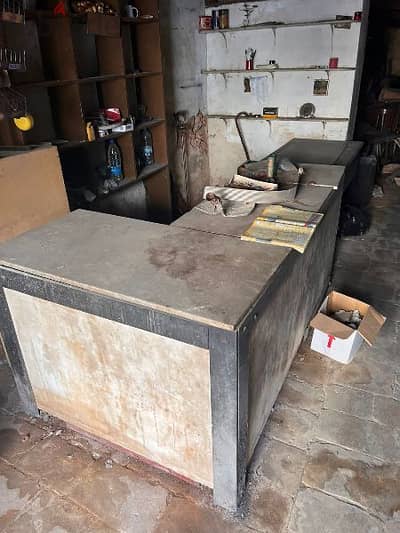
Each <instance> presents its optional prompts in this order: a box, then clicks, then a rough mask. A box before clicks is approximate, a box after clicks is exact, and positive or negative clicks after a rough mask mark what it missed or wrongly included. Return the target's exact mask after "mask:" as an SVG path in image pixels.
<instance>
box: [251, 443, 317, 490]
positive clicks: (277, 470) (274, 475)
mask: <svg viewBox="0 0 400 533" xmlns="http://www.w3.org/2000/svg"><path fill="white" fill-rule="evenodd" d="M306 460H307V455H306V453H305V452H304V451H302V450H299V449H298V448H295V447H294V446H289V445H288V444H284V443H283V442H279V441H276V440H274V439H269V440H268V439H264V438H263V439H262V441H261V442H260V444H259V445H258V447H257V449H256V452H255V454H254V458H253V461H252V466H251V474H250V479H251V480H252V482H253V481H254V482H255V483H257V482H258V481H259V482H261V481H263V482H266V483H267V484H269V485H271V486H272V487H274V488H276V489H278V490H280V491H282V492H283V493H286V494H289V495H290V496H294V495H295V494H296V493H297V491H298V489H299V487H300V482H301V476H302V473H303V469H304V465H305V463H306Z"/></svg>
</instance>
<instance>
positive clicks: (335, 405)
mask: <svg viewBox="0 0 400 533" xmlns="http://www.w3.org/2000/svg"><path fill="white" fill-rule="evenodd" d="M373 400H374V396H373V395H372V394H370V393H369V392H365V391H361V390H354V389H349V388H348V387H341V386H339V385H329V386H327V387H326V389H325V407H326V409H329V410H331V411H340V412H343V413H346V414H348V415H352V416H357V417H359V418H367V419H371V417H372V408H373Z"/></svg>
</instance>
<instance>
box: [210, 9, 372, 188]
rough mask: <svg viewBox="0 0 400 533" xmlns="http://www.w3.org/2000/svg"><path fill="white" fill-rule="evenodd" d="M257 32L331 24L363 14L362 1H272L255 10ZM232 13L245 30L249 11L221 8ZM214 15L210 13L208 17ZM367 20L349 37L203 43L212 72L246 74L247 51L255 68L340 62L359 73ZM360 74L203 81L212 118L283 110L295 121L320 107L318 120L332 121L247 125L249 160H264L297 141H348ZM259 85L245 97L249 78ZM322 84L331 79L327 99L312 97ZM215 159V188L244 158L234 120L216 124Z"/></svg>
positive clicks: (283, 33) (286, 34)
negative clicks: (308, 105)
mask: <svg viewBox="0 0 400 533" xmlns="http://www.w3.org/2000/svg"><path fill="white" fill-rule="evenodd" d="M257 5H258V8H257V9H256V10H255V11H254V12H253V14H252V15H251V24H257V23H260V22H271V21H279V22H305V21H319V20H326V19H329V20H332V19H335V17H336V15H337V14H338V15H351V16H353V14H354V12H355V11H361V10H362V5H363V0H336V1H335V2H332V1H331V0H267V1H259V2H257ZM222 7H225V8H227V9H229V13H230V26H231V27H234V26H241V25H242V24H243V20H244V14H243V11H242V9H243V4H234V5H232V4H231V5H226V6H222ZM207 12H208V13H210V12H211V10H208V11H207ZM366 24H367V15H366V13H365V12H364V19H363V23H362V24H353V25H352V26H351V28H350V29H339V28H335V27H333V26H331V25H318V26H301V27H281V28H276V29H268V28H265V29H252V30H246V31H239V32H226V33H221V32H215V33H208V34H206V35H203V36H202V37H203V38H204V40H205V46H206V50H207V59H206V65H207V66H206V70H221V69H227V70H229V69H243V68H244V62H245V58H244V50H245V48H247V47H252V48H255V49H256V50H257V54H256V65H257V63H258V64H265V63H268V61H269V60H270V59H275V60H276V61H277V63H278V64H279V66H280V67H281V68H301V67H310V66H314V65H327V64H328V62H329V58H330V57H339V67H348V68H352V69H356V67H357V68H358V69H360V68H361V65H360V64H358V63H359V62H360V60H359V59H358V57H359V56H358V54H359V50H358V48H359V41H360V35H361V33H364V32H365V28H366ZM356 74H357V73H356V70H349V71H341V70H338V71H325V70H321V71H312V72H310V71H294V72H293V71H292V72H279V71H274V72H273V73H269V72H267V73H263V72H257V71H256V70H255V71H251V72H248V73H229V74H220V73H212V74H208V75H204V77H203V83H204V86H205V91H204V94H205V96H206V103H207V113H208V115H231V116H235V115H236V114H237V113H238V112H240V111H247V112H250V113H261V111H262V108H263V107H264V106H276V107H279V115H280V116H283V117H297V116H298V115H299V108H300V106H301V105H302V104H303V103H305V102H312V103H313V104H314V105H315V107H316V116H317V117H322V118H328V119H330V120H329V121H315V120H313V121H295V120H293V121H271V122H266V121H262V120H251V121H245V120H244V121H242V125H243V130H244V133H245V137H246V140H247V144H248V146H249V148H250V153H251V157H252V158H253V159H260V158H262V157H265V155H267V154H268V153H269V152H271V151H273V150H275V149H276V148H278V147H279V146H281V145H282V144H284V143H285V142H287V141H289V140H290V139H291V138H293V137H309V138H325V139H345V138H346V136H347V134H348V126H349V119H350V114H351V112H353V113H354V110H352V98H353V91H354V86H355V83H356V84H357V82H358V76H356ZM246 76H247V77H250V78H261V80H260V81H258V82H257V90H254V89H253V90H252V92H251V93H245V92H244V84H243V79H244V77H246ZM316 79H328V80H329V88H328V95H327V96H314V95H313V84H314V80H316ZM208 129H209V159H210V174H211V182H212V183H219V184H221V183H225V182H226V181H227V180H229V179H230V177H231V176H232V174H233V173H234V172H235V170H236V168H237V166H238V165H239V164H240V163H241V162H243V161H244V159H245V155H244V152H243V149H242V147H241V143H240V139H239V136H238V134H237V131H236V127H235V123H234V120H232V119H223V118H211V117H209V122H208Z"/></svg>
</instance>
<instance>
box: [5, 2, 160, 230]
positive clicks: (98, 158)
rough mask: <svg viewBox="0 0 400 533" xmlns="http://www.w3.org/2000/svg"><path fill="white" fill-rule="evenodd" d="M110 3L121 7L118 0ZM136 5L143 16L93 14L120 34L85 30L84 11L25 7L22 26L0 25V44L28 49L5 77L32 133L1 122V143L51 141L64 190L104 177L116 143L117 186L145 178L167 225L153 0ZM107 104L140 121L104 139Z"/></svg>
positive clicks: (152, 203) (153, 210)
mask: <svg viewBox="0 0 400 533" xmlns="http://www.w3.org/2000/svg"><path fill="white" fill-rule="evenodd" d="M109 3H110V4H112V5H113V7H114V8H115V9H117V11H118V9H119V7H120V3H119V1H118V0H111V1H110V2H109ZM135 6H136V7H137V8H138V9H139V10H140V13H141V14H143V17H139V18H137V19H130V18H128V17H111V16H106V15H98V16H99V17H102V16H104V17H107V18H108V19H110V18H115V19H118V21H119V22H118V24H120V31H119V33H118V35H114V34H113V35H111V34H110V35H104V34H103V33H97V32H94V33H91V32H89V26H87V27H86V25H85V24H86V18H87V16H86V15H85V14H83V15H81V14H77V15H75V14H71V15H67V16H65V17H64V16H54V15H53V14H52V13H51V11H37V12H28V13H27V20H26V23H25V24H24V25H6V24H0V28H1V37H2V43H3V45H4V46H7V47H9V48H15V49H20V48H23V49H24V50H26V51H27V57H26V64H27V68H26V71H25V72H12V71H10V79H11V84H12V87H13V88H14V89H16V90H17V91H19V92H20V93H21V94H22V95H23V97H24V98H25V100H26V104H27V112H28V113H29V114H30V115H32V116H33V119H34V126H33V128H32V129H30V130H29V131H20V130H19V129H17V128H16V126H15V124H14V123H13V120H12V119H8V120H7V119H5V120H2V121H0V147H1V145H3V146H7V147H9V148H10V147H13V146H14V147H15V148H16V149H17V148H18V147H22V146H37V145H40V144H42V143H52V144H54V145H56V146H57V147H58V148H59V154H60V160H61V164H62V168H63V173H64V178H65V182H66V186H67V190H68V187H71V189H73V190H74V191H76V190H79V189H84V188H85V187H86V188H89V189H90V188H91V187H92V186H93V184H94V183H97V181H98V180H102V179H105V172H107V154H106V152H107V145H108V141H110V140H113V142H115V143H116V144H117V145H118V147H119V150H120V152H121V158H122V172H123V177H122V179H121V182H120V187H119V188H124V187H127V186H128V185H130V184H132V183H134V182H136V181H143V180H146V184H145V187H146V190H147V199H148V204H149V208H150V209H149V210H150V215H151V217H152V218H153V219H154V220H157V221H160V222H168V221H169V220H170V217H171V192H170V177H169V171H168V156H167V142H166V123H165V107H164V87H163V73H162V58H161V45H160V35H159V34H160V28H159V17H158V0H137V1H136V2H135ZM121 9H123V8H121ZM150 17H152V18H150ZM10 26H13V27H12V28H11V29H10ZM105 27H106V25H105ZM102 31H103V30H102ZM106 109H117V110H119V112H120V115H121V117H122V119H128V118H129V117H130V116H133V117H135V118H136V122H137V126H136V127H135V129H134V130H133V131H132V130H128V131H119V132H118V131H115V132H113V131H112V128H111V126H112V124H107V123H106V124H105V127H106V128H107V129H106V131H108V132H109V134H108V135H105V136H102V137H101V136H100V133H102V132H100V131H98V130H97V124H98V123H99V124H100V125H101V124H102V123H101V120H103V118H101V117H102V116H103V113H104V112H103V111H101V110H106ZM99 117H100V119H99ZM99 120H100V122H99ZM89 124H94V125H95V128H94V130H93V132H94V133H93V134H94V135H95V138H94V139H93V138H92V137H88V131H89V130H88V128H89V126H88V125H89ZM118 125H119V122H118V119H117V122H116V127H118ZM108 126H110V128H109V127H108ZM144 129H148V131H149V132H150V134H149V137H150V138H152V147H153V156H154V158H153V159H154V160H153V162H152V163H150V161H149V162H148V163H147V164H148V165H149V166H148V167H146V166H145V167H144V168H143V161H142V160H141V161H142V164H141V165H139V164H138V162H137V154H138V150H140V148H139V147H140V146H141V145H139V143H138V142H136V141H137V140H138V137H140V134H141V132H143V130H144ZM103 133H104V132H103ZM89 139H90V140H89ZM10 149H11V150H12V148H10ZM94 188H95V187H94ZM94 188H93V190H94ZM71 207H72V208H74V207H82V205H79V206H76V205H71ZM115 214H118V213H117V212H116V213H115Z"/></svg>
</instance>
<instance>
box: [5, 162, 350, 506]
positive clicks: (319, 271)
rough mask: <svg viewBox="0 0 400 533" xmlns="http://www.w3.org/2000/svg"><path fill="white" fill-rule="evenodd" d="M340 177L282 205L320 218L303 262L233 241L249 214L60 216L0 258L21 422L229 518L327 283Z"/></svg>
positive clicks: (318, 175)
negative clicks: (36, 422) (51, 418)
mask: <svg viewBox="0 0 400 533" xmlns="http://www.w3.org/2000/svg"><path fill="white" fill-rule="evenodd" d="M312 167H313V168H312ZM342 175H343V167H332V166H321V165H319V166H318V168H317V166H310V168H309V169H308V172H307V174H306V176H307V178H306V179H310V177H313V180H312V181H315V182H316V183H318V182H320V183H323V182H325V181H326V180H328V182H329V184H331V185H335V186H338V187H339V189H338V190H336V191H334V190H333V189H331V188H326V187H314V186H310V185H303V186H302V187H301V188H300V191H299V194H298V196H297V198H296V202H302V204H301V205H303V207H304V203H307V207H304V208H305V209H311V204H312V205H313V209H314V210H315V211H319V210H322V211H323V212H325V216H324V219H323V220H322V222H321V224H320V225H319V226H318V228H317V230H316V232H315V234H314V236H313V238H312V241H311V243H310V244H309V246H308V248H307V250H306V251H305V253H304V254H299V253H297V252H295V251H293V250H290V249H287V248H280V247H275V246H270V245H263V244H255V243H248V242H243V241H240V239H239V238H238V235H240V232H241V230H240V229H239V227H240V226H241V225H242V226H243V225H244V227H247V226H248V225H249V223H250V222H251V220H253V219H254V217H255V216H256V213H253V214H252V215H251V216H250V217H249V218H248V217H246V219H240V220H239V219H236V220H232V219H223V218H222V217H211V216H209V217H207V216H206V215H203V214H202V213H200V212H199V211H193V212H191V213H189V214H187V215H185V216H184V217H182V218H181V219H180V220H179V221H177V222H176V223H175V224H174V225H172V226H163V225H158V224H153V223H148V222H142V221H137V220H131V219H125V218H120V217H114V216H111V215H106V214H99V213H93V212H86V211H75V212H73V213H71V214H70V215H68V216H66V217H65V218H63V219H61V220H58V221H56V222H52V223H50V224H48V225H46V226H44V227H42V228H40V229H37V230H34V231H31V232H29V233H26V234H24V235H21V236H20V237H18V238H16V239H14V240H12V241H10V242H8V243H5V244H3V245H2V246H0V282H1V286H2V288H3V290H2V291H1V295H0V306H1V311H2V316H3V320H2V321H1V327H2V334H3V338H4V341H5V345H6V348H7V352H8V356H9V359H10V362H11V366H12V370H13V373H14V376H15V378H16V383H17V386H18V389H19V392H20V394H21V397H22V399H23V400H24V405H25V408H26V410H27V412H30V413H32V414H35V413H37V409H38V408H40V409H43V410H45V411H47V412H49V413H51V414H54V415H56V416H58V417H60V418H62V419H64V420H65V421H66V422H68V423H70V424H72V425H73V426H75V427H77V428H81V429H82V430H85V431H87V432H89V433H92V434H93V435H95V436H98V437H101V438H104V439H107V440H109V441H111V442H113V443H115V444H117V445H119V446H121V447H123V448H125V449H127V450H129V451H131V452H134V453H136V454H138V455H140V456H142V457H143V458H145V459H146V460H148V461H151V462H154V463H156V464H159V465H161V466H162V467H164V468H167V469H169V470H171V471H173V472H174V473H176V474H178V475H180V476H183V477H185V478H188V479H191V480H194V481H197V482H199V483H202V484H204V485H207V486H209V487H211V488H213V490H214V499H215V502H216V503H217V504H219V505H222V506H224V507H227V508H236V507H237V506H238V504H239V502H240V498H241V495H242V492H243V489H244V487H245V477H246V470H247V465H248V463H249V461H250V460H251V457H252V454H253V451H254V448H255V446H256V444H257V441H258V438H259V435H260V433H261V431H262V429H263V427H264V425H265V422H266V420H267V418H268V416H269V413H270V410H271V408H272V406H273V403H274V402H275V399H276V397H277V394H278V392H279V390H280V388H281V386H282V383H283V381H284V379H285V376H286V374H287V371H288V369H289V366H290V364H291V361H292V359H293V357H294V355H295V353H296V350H297V348H298V346H299V344H300V342H301V338H302V336H303V333H304V330H305V328H306V326H307V324H308V322H309V320H310V318H311V317H312V315H313V313H314V312H315V310H316V308H317V306H318V305H319V303H320V301H321V299H322V297H323V295H324V292H325V290H326V288H327V285H328V281H329V275H330V270H331V265H332V258H333V251H334V244H335V236H336V229H337V220H338V214H339V206H340V198H341V176H342ZM332 180H336V181H335V183H333V181H332ZM204 217H206V218H204ZM218 219H219V222H218ZM249 221H250V222H249ZM243 229H244V228H243Z"/></svg>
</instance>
